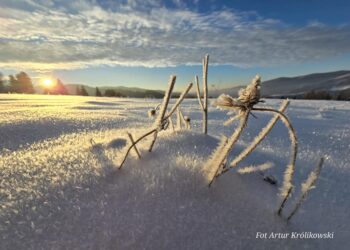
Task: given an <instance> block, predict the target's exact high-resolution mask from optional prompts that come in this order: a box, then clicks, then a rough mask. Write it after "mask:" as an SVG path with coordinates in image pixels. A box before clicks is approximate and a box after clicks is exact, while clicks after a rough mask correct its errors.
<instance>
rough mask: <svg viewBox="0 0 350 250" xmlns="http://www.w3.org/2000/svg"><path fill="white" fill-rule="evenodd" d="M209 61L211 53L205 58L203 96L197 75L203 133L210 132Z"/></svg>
mask: <svg viewBox="0 0 350 250" xmlns="http://www.w3.org/2000/svg"><path fill="white" fill-rule="evenodd" d="M208 63H209V55H208V54H207V55H205V57H204V58H203V98H202V96H201V91H200V90H199V80H198V76H196V77H195V80H196V87H197V88H196V91H197V98H198V102H199V106H200V107H201V109H202V112H203V133H204V134H207V133H208Z"/></svg>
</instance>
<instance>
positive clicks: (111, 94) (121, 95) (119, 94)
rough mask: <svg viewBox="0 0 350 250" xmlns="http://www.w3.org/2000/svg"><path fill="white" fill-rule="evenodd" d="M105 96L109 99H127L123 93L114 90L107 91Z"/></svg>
mask: <svg viewBox="0 0 350 250" xmlns="http://www.w3.org/2000/svg"><path fill="white" fill-rule="evenodd" d="M105 96H108V97H125V96H124V95H123V94H122V93H119V92H117V91H115V90H114V89H107V90H106V92H105Z"/></svg>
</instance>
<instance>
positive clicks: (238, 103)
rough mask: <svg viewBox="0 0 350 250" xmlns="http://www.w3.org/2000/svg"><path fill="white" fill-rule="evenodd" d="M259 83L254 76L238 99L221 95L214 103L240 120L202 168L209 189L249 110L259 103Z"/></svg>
mask: <svg viewBox="0 0 350 250" xmlns="http://www.w3.org/2000/svg"><path fill="white" fill-rule="evenodd" d="M260 81H261V80H260V76H256V77H255V78H254V79H253V81H252V82H251V84H249V85H248V86H247V87H246V88H245V89H242V90H240V92H239V97H238V99H234V98H232V97H230V96H228V95H221V96H219V98H218V99H217V101H216V105H217V106H218V107H221V108H226V109H232V110H234V111H236V112H237V113H238V114H237V115H238V117H239V119H240V123H239V125H238V127H237V128H236V130H235V131H234V132H233V133H232V135H231V137H230V138H228V140H227V143H225V144H224V145H223V142H222V143H221V144H220V145H219V146H218V147H217V148H216V150H215V151H214V153H213V155H212V156H211V157H210V159H209V160H208V162H207V163H206V165H205V167H204V171H205V172H206V175H207V178H208V181H209V187H210V185H211V184H212V183H213V181H214V179H215V177H216V176H217V175H218V174H219V172H220V170H221V169H222V167H223V164H224V162H225V161H226V160H227V157H228V154H229V153H230V151H231V150H232V148H233V146H234V144H235V143H236V142H237V141H238V139H239V137H240V135H241V134H242V132H243V130H244V128H245V127H246V125H247V122H248V117H249V114H250V110H251V108H252V107H253V105H255V104H256V103H258V102H259V99H260ZM225 170H226V169H225ZM223 171H224V170H223ZM223 171H222V172H223Z"/></svg>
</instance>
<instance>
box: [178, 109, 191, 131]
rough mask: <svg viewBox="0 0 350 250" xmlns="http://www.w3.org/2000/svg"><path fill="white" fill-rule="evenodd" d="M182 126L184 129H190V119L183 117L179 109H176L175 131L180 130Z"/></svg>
mask: <svg viewBox="0 0 350 250" xmlns="http://www.w3.org/2000/svg"><path fill="white" fill-rule="evenodd" d="M182 125H184V127H185V129H191V118H190V117H188V116H184V115H183V113H182V111H181V109H180V107H178V108H177V109H176V129H177V130H181V129H182Z"/></svg>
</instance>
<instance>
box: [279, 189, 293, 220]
mask: <svg viewBox="0 0 350 250" xmlns="http://www.w3.org/2000/svg"><path fill="white" fill-rule="evenodd" d="M292 191H293V187H290V188H289V189H288V192H287V195H286V196H285V197H284V198H283V200H282V202H281V205H280V207H279V208H278V211H277V214H278V215H280V214H281V213H282V210H283V208H284V205H285V204H286V201H287V200H288V198H289V196H290V194H291V193H292Z"/></svg>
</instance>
